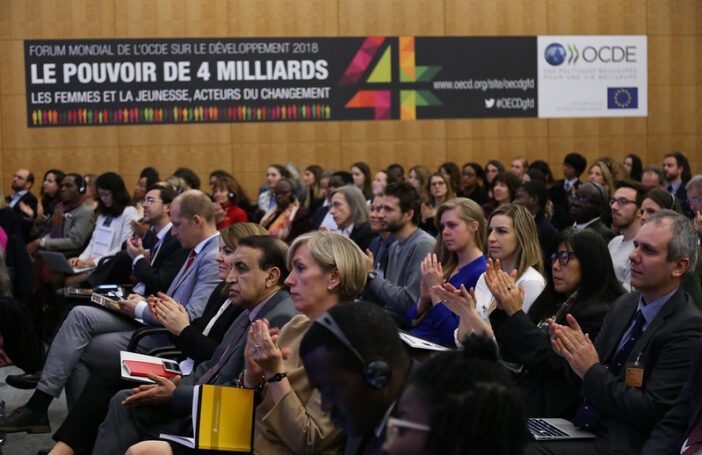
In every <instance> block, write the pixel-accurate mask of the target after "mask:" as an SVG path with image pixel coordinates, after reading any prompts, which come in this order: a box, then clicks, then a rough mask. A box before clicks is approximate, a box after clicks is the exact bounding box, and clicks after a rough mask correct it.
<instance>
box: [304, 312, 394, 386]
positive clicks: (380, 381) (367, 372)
mask: <svg viewBox="0 0 702 455" xmlns="http://www.w3.org/2000/svg"><path fill="white" fill-rule="evenodd" d="M315 322H317V323H319V324H321V325H322V326H323V327H324V328H325V329H327V330H329V331H330V332H331V333H332V335H334V337H336V339H337V340H339V341H340V342H341V344H343V345H344V346H346V348H347V349H348V350H349V351H351V353H352V354H353V355H354V356H355V357H356V358H357V359H358V360H359V361H360V362H361V365H363V367H362V369H361V374H362V376H363V379H364V380H365V381H366V384H368V385H369V386H370V387H372V388H374V389H376V390H383V389H384V388H385V387H387V385H388V383H389V382H390V377H391V376H392V370H391V368H390V365H389V364H388V362H387V361H386V360H385V359H383V358H380V357H379V358H374V359H370V361H368V362H366V361H365V360H364V359H363V356H361V354H360V353H359V352H358V351H357V350H356V348H354V347H353V345H351V342H350V341H349V339H348V338H346V335H344V332H343V331H342V330H341V327H339V324H337V323H336V321H335V320H334V318H333V317H332V315H331V314H329V313H328V312H326V313H324V314H322V315H321V316H320V317H319V318H317V320H316V321H315Z"/></svg>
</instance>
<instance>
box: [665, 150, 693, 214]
mask: <svg viewBox="0 0 702 455" xmlns="http://www.w3.org/2000/svg"><path fill="white" fill-rule="evenodd" d="M663 170H664V171H665V190H666V191H667V192H669V193H671V194H674V195H675V197H677V198H678V199H680V205H682V210H683V215H685V216H686V217H688V218H693V215H694V214H693V213H692V210H691V209H690V204H689V203H688V201H687V190H686V188H685V185H686V184H687V182H689V181H690V177H691V172H690V163H689V162H688V160H687V157H686V156H685V155H684V154H683V153H681V152H673V153H668V154H666V155H665V157H664V158H663Z"/></svg>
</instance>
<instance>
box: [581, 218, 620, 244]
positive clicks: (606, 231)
mask: <svg viewBox="0 0 702 455" xmlns="http://www.w3.org/2000/svg"><path fill="white" fill-rule="evenodd" d="M586 229H592V230H593V231H595V232H597V233H598V234H600V235H601V236H602V238H603V239H604V241H605V243H609V241H610V240H612V239H613V238H614V232H612V230H611V229H610V228H608V227H607V226H605V224H604V223H603V222H602V220H597V221H595V222H594V223H592V224H590V225H588V226H587V227H586Z"/></svg>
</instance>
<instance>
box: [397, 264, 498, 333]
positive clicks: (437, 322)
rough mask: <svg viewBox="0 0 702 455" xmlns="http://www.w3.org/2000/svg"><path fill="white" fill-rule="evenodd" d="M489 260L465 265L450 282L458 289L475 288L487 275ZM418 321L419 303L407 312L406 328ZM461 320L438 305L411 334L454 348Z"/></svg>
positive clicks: (440, 304) (441, 305)
mask: <svg viewBox="0 0 702 455" xmlns="http://www.w3.org/2000/svg"><path fill="white" fill-rule="evenodd" d="M486 266H487V259H486V258H485V256H480V257H479V258H477V259H475V260H474V261H473V262H471V263H469V264H466V265H464V266H463V267H461V269H460V270H459V271H458V273H457V274H455V275H454V276H452V277H451V278H450V279H449V280H448V282H449V283H451V284H452V285H453V286H454V287H455V288H456V289H458V288H460V286H461V285H464V286H465V287H466V289H470V288H472V287H475V283H477V282H478V278H480V275H482V274H483V273H485V267H486ZM415 319H417V303H416V302H415V304H414V305H412V308H410V309H409V311H407V315H406V316H405V324H406V326H407V327H408V328H409V327H412V321H414V320H415ZM458 322H459V318H458V316H456V315H455V314H453V313H452V312H451V310H449V309H448V308H446V306H445V305H444V304H443V303H437V304H436V305H434V306H433V307H432V309H431V310H430V311H429V313H428V314H427V315H426V316H424V319H422V321H421V322H420V323H419V325H418V326H417V327H415V328H413V329H410V330H409V332H410V333H411V334H412V335H416V336H418V337H422V338H425V339H427V340H431V341H434V342H436V343H440V344H443V345H447V346H454V345H455V341H454V339H453V332H454V330H456V328H457V327H458Z"/></svg>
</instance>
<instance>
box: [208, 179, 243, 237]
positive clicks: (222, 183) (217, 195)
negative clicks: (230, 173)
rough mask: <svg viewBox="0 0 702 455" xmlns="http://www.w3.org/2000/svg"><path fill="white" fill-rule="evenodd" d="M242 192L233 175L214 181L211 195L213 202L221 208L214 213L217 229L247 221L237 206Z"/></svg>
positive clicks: (241, 209)
mask: <svg viewBox="0 0 702 455" xmlns="http://www.w3.org/2000/svg"><path fill="white" fill-rule="evenodd" d="M243 194H244V193H243V192H242V190H241V187H240V186H239V182H237V181H236V179H235V178H234V177H222V178H220V179H218V180H217V182H215V184H214V187H213V194H212V197H213V198H214V202H215V204H217V205H219V207H220V208H221V210H220V211H219V213H215V219H216V220H217V229H218V230H220V231H221V230H222V229H224V228H225V227H227V226H229V225H232V224H235V223H245V222H246V221H248V216H247V215H246V212H245V211H244V209H243V208H241V207H240V206H239V201H240V199H241V196H242V195H243Z"/></svg>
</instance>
